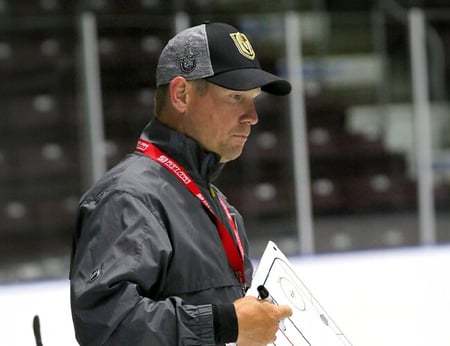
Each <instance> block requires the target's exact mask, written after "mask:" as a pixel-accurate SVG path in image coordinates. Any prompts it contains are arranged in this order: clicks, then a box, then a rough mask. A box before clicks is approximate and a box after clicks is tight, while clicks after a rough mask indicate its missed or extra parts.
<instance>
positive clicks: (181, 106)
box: [169, 76, 188, 113]
mask: <svg viewBox="0 0 450 346" xmlns="http://www.w3.org/2000/svg"><path fill="white" fill-rule="evenodd" d="M187 90H188V82H187V80H186V79H184V78H183V77H181V76H178V77H175V78H174V79H172V80H171V81H170V84H169V99H170V102H171V103H172V106H173V108H175V109H176V110H177V111H178V112H179V113H184V112H185V110H186V105H187Z"/></svg>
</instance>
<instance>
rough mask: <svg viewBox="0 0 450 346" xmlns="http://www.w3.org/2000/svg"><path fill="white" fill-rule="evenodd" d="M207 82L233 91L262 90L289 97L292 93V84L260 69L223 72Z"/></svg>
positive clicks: (209, 78)
mask: <svg viewBox="0 0 450 346" xmlns="http://www.w3.org/2000/svg"><path fill="white" fill-rule="evenodd" d="M205 79H206V80H208V81H210V82H211V83H214V84H216V85H219V86H221V87H223V88H227V89H231V90H238V91H244V90H250V89H255V88H261V90H263V91H265V92H267V93H269V94H274V95H287V94H289V93H290V92H291V83H289V82H288V81H287V80H284V79H281V78H279V77H277V76H275V75H273V74H271V73H269V72H266V71H263V70H260V69H258V68H249V69H239V70H233V71H227V72H222V73H219V74H217V75H214V76H212V77H207V78H205Z"/></svg>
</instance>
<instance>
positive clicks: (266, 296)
mask: <svg viewBox="0 0 450 346" xmlns="http://www.w3.org/2000/svg"><path fill="white" fill-rule="evenodd" d="M257 290H258V293H259V298H260V299H262V300H267V301H268V302H271V303H272V304H274V305H278V304H276V303H275V301H274V300H273V298H272V296H271V295H270V293H269V291H268V290H267V288H265V287H264V286H263V285H259V286H258V287H257ZM279 327H280V329H281V330H283V331H285V330H286V326H285V325H284V320H280V324H279Z"/></svg>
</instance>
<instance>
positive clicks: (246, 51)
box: [230, 32, 255, 60]
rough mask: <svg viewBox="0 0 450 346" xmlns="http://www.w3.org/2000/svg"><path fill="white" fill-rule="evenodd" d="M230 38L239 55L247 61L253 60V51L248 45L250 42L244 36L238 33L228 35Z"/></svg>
mask: <svg viewBox="0 0 450 346" xmlns="http://www.w3.org/2000/svg"><path fill="white" fill-rule="evenodd" d="M230 36H231V38H232V39H233V41H234V44H235V45H236V47H237V49H238V50H239V53H241V54H242V55H243V56H245V57H246V58H247V59H250V60H253V59H255V51H254V50H253V47H252V45H251V44H250V41H249V40H248V38H247V36H245V35H244V34H242V33H240V32H235V33H232V34H230Z"/></svg>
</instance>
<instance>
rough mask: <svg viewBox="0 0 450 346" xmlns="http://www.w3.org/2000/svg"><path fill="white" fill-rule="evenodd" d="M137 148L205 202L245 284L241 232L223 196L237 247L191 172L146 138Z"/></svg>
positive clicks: (238, 274) (204, 204)
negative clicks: (190, 174) (191, 175)
mask: <svg viewBox="0 0 450 346" xmlns="http://www.w3.org/2000/svg"><path fill="white" fill-rule="evenodd" d="M136 150H137V151H139V152H141V153H143V154H145V155H147V156H148V157H150V158H152V159H153V160H155V161H156V162H158V163H159V164H160V165H161V166H163V167H165V168H166V169H167V170H169V171H170V172H171V173H172V174H173V175H175V176H176V177H177V178H178V180H180V181H181V182H182V183H183V184H184V186H186V188H187V189H188V190H189V191H191V192H192V194H193V195H194V196H195V197H197V199H198V200H199V201H200V202H201V203H202V204H203V206H205V208H206V210H207V211H208V212H209V213H210V214H211V216H212V217H213V218H214V220H215V222H216V225H217V229H218V231H219V236H220V239H221V240H222V244H223V248H224V249H225V253H226V255H227V258H228V262H229V263H230V265H231V267H232V268H233V270H234V273H235V274H236V277H237V278H238V280H239V281H240V282H241V283H242V284H243V285H244V284H245V272H244V251H243V249H242V243H241V239H240V237H239V233H238V231H237V229H236V225H235V223H234V221H233V218H232V217H231V214H230V212H229V210H228V208H227V206H226V204H225V202H224V201H223V200H222V198H220V196H218V198H219V201H220V205H221V206H222V208H223V210H224V211H225V214H226V216H227V219H228V222H229V224H230V226H231V229H232V230H233V233H234V236H235V237H236V242H237V247H236V243H235V242H234V240H233V238H232V237H231V235H230V233H229V232H228V230H227V228H226V227H225V226H224V224H223V223H222V222H221V221H220V219H219V217H218V216H217V215H216V214H215V213H214V211H213V210H212V208H211V206H210V205H209V203H208V201H207V200H206V198H205V197H204V196H203V194H202V192H201V191H200V188H199V187H198V186H197V184H196V183H195V182H194V180H193V179H192V178H191V177H190V176H189V174H188V173H187V172H186V171H185V170H184V169H183V168H182V167H181V166H180V165H178V163H176V162H175V161H174V160H172V159H171V158H170V157H168V156H167V155H166V154H164V153H163V152H162V151H161V150H159V149H158V148H157V147H156V146H155V145H153V144H152V143H150V142H148V141H146V140H143V139H142V138H140V139H139V141H138V143H137V146H136Z"/></svg>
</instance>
